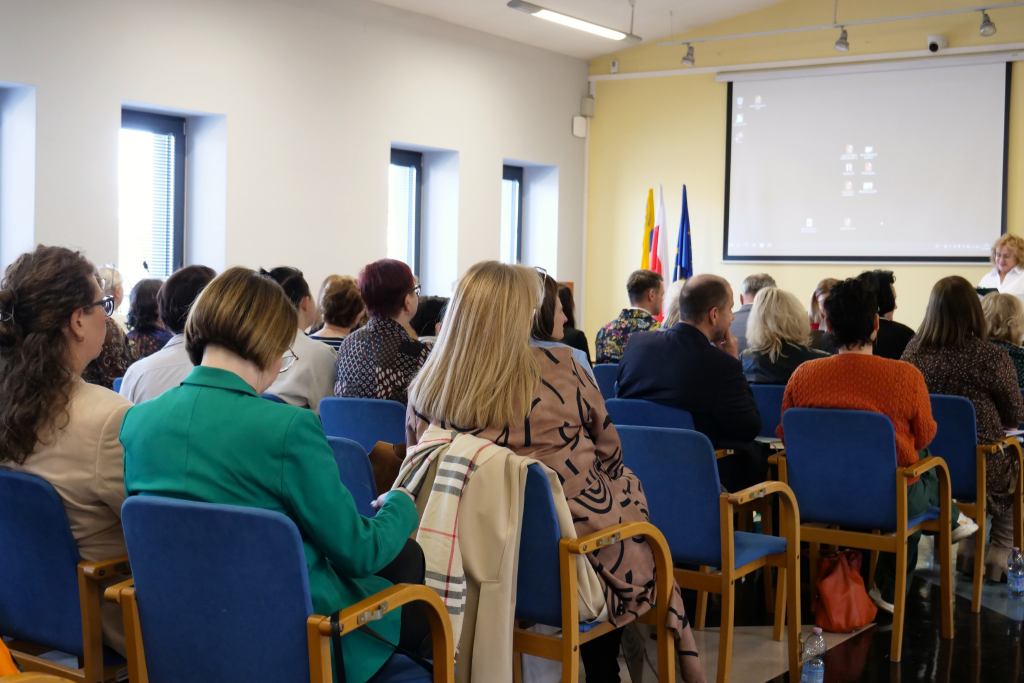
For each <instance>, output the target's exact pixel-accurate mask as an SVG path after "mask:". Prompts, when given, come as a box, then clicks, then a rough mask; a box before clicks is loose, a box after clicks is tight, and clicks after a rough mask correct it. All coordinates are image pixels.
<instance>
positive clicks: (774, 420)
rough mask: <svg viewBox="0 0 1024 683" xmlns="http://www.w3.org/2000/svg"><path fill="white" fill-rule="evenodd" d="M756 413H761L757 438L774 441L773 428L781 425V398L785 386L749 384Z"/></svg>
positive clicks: (784, 391)
mask: <svg viewBox="0 0 1024 683" xmlns="http://www.w3.org/2000/svg"><path fill="white" fill-rule="evenodd" d="M750 389H751V390H752V391H753V392H754V402H756V403H757V411H758V412H759V413H761V431H760V433H758V436H760V437H764V438H768V439H774V438H776V436H775V428H776V427H778V426H779V425H780V424H782V396H783V395H784V394H785V393H786V385H785V384H751V385H750Z"/></svg>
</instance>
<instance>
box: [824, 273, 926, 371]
mask: <svg viewBox="0 0 1024 683" xmlns="http://www.w3.org/2000/svg"><path fill="white" fill-rule="evenodd" d="M857 279H858V280H860V281H861V282H863V283H865V284H867V285H868V286H869V287H871V288H872V289H873V290H874V291H875V300H876V301H878V334H877V335H876V336H875V343H874V355H876V356H881V357H882V358H891V359H892V360H899V359H900V358H902V357H903V351H904V350H905V349H906V348H907V344H909V343H910V340H911V339H913V338H914V330H912V329H911V328H909V327H907V326H906V325H904V324H903V323H898V322H896V321H894V320H893V316H894V315H895V314H896V276H895V275H893V274H892V271H891V270H869V271H865V272H863V273H861V274H860V275H858V276H857ZM822 344H823V345H827V346H829V347H834V344H833V343H832V339H831V337H829V336H828V334H826V335H825V339H824V340H823V341H822Z"/></svg>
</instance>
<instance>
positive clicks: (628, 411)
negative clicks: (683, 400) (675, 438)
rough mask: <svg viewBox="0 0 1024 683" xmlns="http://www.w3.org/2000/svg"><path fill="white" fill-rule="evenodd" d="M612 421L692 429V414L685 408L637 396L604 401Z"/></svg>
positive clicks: (643, 425) (633, 424)
mask: <svg viewBox="0 0 1024 683" xmlns="http://www.w3.org/2000/svg"><path fill="white" fill-rule="evenodd" d="M604 406H605V408H606V409H607V410H608V414H609V415H611V417H612V423H613V424H614V425H615V427H616V429H618V428H619V427H620V426H622V425H632V426H634V427H665V428H667V429H693V415H691V414H690V413H689V412H688V411H686V410H680V409H679V408H672V407H670V406H663V405H661V404H660V403H654V402H653V401H643V400H641V399H638V398H613V399H609V400H607V401H605V402H604Z"/></svg>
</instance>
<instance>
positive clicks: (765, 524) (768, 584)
mask: <svg viewBox="0 0 1024 683" xmlns="http://www.w3.org/2000/svg"><path fill="white" fill-rule="evenodd" d="M772 502H773V499H772V498H764V509H763V510H761V534H762V535H767V536H771V535H772V532H773V526H774V517H775V515H774V508H773V507H772ZM762 571H764V609H765V611H766V612H768V613H769V614H771V613H772V612H774V611H775V590H774V589H773V587H772V568H771V567H769V566H767V565H765V566H764V568H763V570H762ZM778 580H779V581H782V578H781V576H780V577H779V579H778Z"/></svg>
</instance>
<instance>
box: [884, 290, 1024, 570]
mask: <svg viewBox="0 0 1024 683" xmlns="http://www.w3.org/2000/svg"><path fill="white" fill-rule="evenodd" d="M996 296H1002V297H1007V298H1014V297H1013V296H1012V295H1010V294H997V295H996ZM1017 307H1018V308H1019V307H1020V303H1018V304H1017ZM986 327H987V324H986V322H985V314H984V313H983V311H982V306H981V302H980V301H978V295H977V293H976V292H975V291H974V286H973V285H971V283H970V282H968V281H967V280H965V279H964V278H962V277H960V276H959V275H954V276H951V277H945V278H942V279H941V280H939V281H938V282H937V283H935V286H934V287H933V288H932V293H931V296H930V297H929V299H928V308H927V309H926V311H925V316H924V322H923V323H921V329H920V331H919V332H918V333H917V336H915V337H914V339H913V340H912V341H911V342H910V344H909V345H908V346H907V350H906V351H905V352H904V353H903V360H905V361H907V362H909V363H911V364H913V365H914V366H915V367H916V368H917V369H918V370H920V371H921V374H922V375H923V376H924V381H925V383H926V384H927V385H928V392H929V393H932V394H945V395H948V396H963V397H964V398H968V399H970V400H971V402H972V403H974V413H975V419H976V421H977V425H978V443H979V444H990V443H999V442H1000V441H1002V440H1003V437H1004V436H1005V433H1004V431H1003V429H1004V428H1007V429H1016V427H1017V425H1019V424H1020V423H1022V422H1024V400H1022V399H1021V393H1020V385H1019V383H1018V379H1017V371H1016V369H1015V367H1014V364H1013V361H1012V360H1011V359H1010V356H1009V354H1007V352H1006V350H1005V349H1002V348H1000V347H999V346H997V345H995V344H991V343H989V342H988V341H986V336H987V335H986ZM985 470H986V476H985V486H986V507H987V509H988V511H989V512H990V513H991V514H992V542H991V543H990V544H989V550H988V555H987V557H986V558H985V564H986V565H987V571H986V573H987V574H988V577H989V578H990V579H991V580H993V581H999V580H1000V578H1001V577H1005V575H1006V560H1007V558H1008V557H1009V554H1010V550H1011V548H1012V547H1013V515H1012V510H1011V507H1012V503H1013V498H1012V495H1011V493H1010V491H1011V488H1012V486H1013V483H1014V482H1016V480H1017V460H1016V459H1015V458H1014V457H1012V455H1011V454H1010V453H1009V452H1004V451H999V452H996V453H993V454H992V455H989V456H988V458H987V459H986V462H985ZM956 560H957V566H958V568H960V570H961V571H963V572H965V573H970V571H971V568H972V567H973V563H974V538H973V537H972V538H970V539H965V540H964V542H963V543H962V544H961V545H960V548H959V550H958V551H957V558H956Z"/></svg>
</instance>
